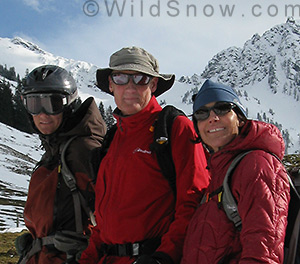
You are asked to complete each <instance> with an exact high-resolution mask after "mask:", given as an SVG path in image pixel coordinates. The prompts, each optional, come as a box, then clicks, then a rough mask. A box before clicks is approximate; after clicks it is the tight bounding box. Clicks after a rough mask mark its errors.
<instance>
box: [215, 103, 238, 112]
mask: <svg viewBox="0 0 300 264" xmlns="http://www.w3.org/2000/svg"><path fill="white" fill-rule="evenodd" d="M233 107H234V105H232V104H231V103H221V104H215V105H214V107H213V110H214V112H215V113H216V114H217V115H226V114H227V113H228V112H230V111H231V109H232V108H233Z"/></svg>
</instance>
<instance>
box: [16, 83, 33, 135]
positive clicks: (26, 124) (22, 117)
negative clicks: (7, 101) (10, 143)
mask: <svg viewBox="0 0 300 264" xmlns="http://www.w3.org/2000/svg"><path fill="white" fill-rule="evenodd" d="M20 90H21V82H19V85H18V87H17V89H16V93H15V95H14V96H13V104H14V122H13V125H12V126H13V127H15V128H16V129H18V130H21V131H24V132H27V133H33V129H32V126H31V123H30V120H29V116H28V114H27V111H26V109H25V107H24V105H23V103H22V100H21V95H20Z"/></svg>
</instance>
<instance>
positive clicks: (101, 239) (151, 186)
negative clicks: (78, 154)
mask: <svg viewBox="0 0 300 264" xmlns="http://www.w3.org/2000/svg"><path fill="white" fill-rule="evenodd" d="M161 110H162V108H161V107H160V105H159V104H158V103H157V101H156V98H155V97H154V96H153V97H152V99H151V100H150V102H149V104H148V105H147V106H146V107H145V108H144V109H143V110H141V111H140V112H139V113H137V114H135V115H132V116H128V117H121V116H119V115H117V116H116V118H117V125H118V129H117V132H116V134H115V136H114V138H113V141H112V143H111V145H110V147H109V150H108V153H107V154H106V156H105V157H104V159H103V160H102V162H101V164H100V168H99V172H98V177H97V183H96V189H95V191H96V204H95V211H96V220H97V226H96V228H95V229H96V230H94V231H95V232H94V233H93V234H92V236H91V239H90V244H89V247H88V248H87V249H86V250H85V251H84V252H83V254H82V257H81V260H80V263H88V264H91V263H103V260H104V258H105V259H106V262H105V263H130V264H131V263H133V261H134V259H130V258H129V257H116V256H105V257H102V256H100V255H99V254H100V253H99V252H100V248H101V244H102V243H106V244H124V243H134V242H138V241H143V240H145V239H151V238H157V237H161V238H162V242H161V245H160V247H159V248H158V249H157V251H160V252H164V253H166V254H168V255H169V256H170V257H171V258H172V259H173V260H174V263H175V264H177V263H179V262H180V259H181V255H182V246H183V240H184V237H185V233H186V228H187V224H188V222H189V220H190V218H191V217H192V215H193V213H194V211H195V208H196V207H197V204H198V202H199V199H200V198H201V195H200V191H201V190H202V189H203V188H206V187H207V185H208V181H209V176H208V174H207V170H206V158H205V156H204V152H203V148H202V146H201V145H200V144H194V143H193V142H192V141H191V140H192V139H195V136H196V135H195V132H194V129H193V125H192V122H191V121H190V120H189V119H188V118H187V117H185V116H178V117H177V118H176V119H175V120H174V123H173V126H172V133H171V144H172V145H171V149H172V157H173V161H174V164H175V169H176V186H177V199H176V204H175V200H174V194H173V192H172V189H171V187H170V185H169V182H168V180H167V179H166V178H165V177H164V176H163V175H162V173H161V170H160V167H159V165H158V163H157V159H156V156H155V154H154V153H152V152H151V150H150V148H149V146H150V143H152V142H153V132H151V131H150V127H151V126H152V125H153V123H154V121H155V119H156V118H157V116H158V113H159V112H160V111H161Z"/></svg>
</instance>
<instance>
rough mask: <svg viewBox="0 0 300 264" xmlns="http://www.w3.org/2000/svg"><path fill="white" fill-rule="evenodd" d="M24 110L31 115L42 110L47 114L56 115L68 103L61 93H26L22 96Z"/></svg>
mask: <svg viewBox="0 0 300 264" xmlns="http://www.w3.org/2000/svg"><path fill="white" fill-rule="evenodd" d="M23 104H24V106H25V108H26V110H27V111H28V112H29V113H30V114H32V115H38V114H40V113H41V112H44V113H45V114H47V115H57V114H59V113H61V112H63V110H64V106H65V105H67V104H68V102H67V98H66V96H64V95H62V94H28V95H25V96H24V97H23Z"/></svg>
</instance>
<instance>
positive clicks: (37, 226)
mask: <svg viewBox="0 0 300 264" xmlns="http://www.w3.org/2000/svg"><path fill="white" fill-rule="evenodd" d="M105 132H106V126H105V123H104V121H103V119H102V117H101V114H100V112H99V110H98V108H97V105H96V104H95V101H94V100H93V99H92V98H89V99H87V100H86V101H85V102H84V103H83V104H82V105H81V107H80V108H79V109H78V110H77V111H76V113H75V114H74V115H73V116H71V117H69V118H68V120H67V121H66V123H65V124H64V125H62V127H61V128H60V129H59V130H58V131H57V133H55V134H54V135H49V136H47V135H46V136H43V135H40V137H41V139H42V143H43V146H44V147H45V148H46V152H45V154H44V155H43V157H42V159H41V161H40V162H39V164H38V166H37V169H36V170H35V171H34V172H33V174H32V176H31V179H30V183H29V190H28V195H27V201H26V205H25V209H24V220H25V224H26V227H27V228H28V230H29V231H30V233H31V235H32V237H33V238H34V239H36V238H42V237H46V236H49V235H53V234H54V233H55V232H56V231H58V230H71V231H75V217H74V205H73V198H72V193H71V191H70V189H69V188H68V187H67V186H66V184H65V183H64V181H63V180H62V179H61V180H60V181H59V179H58V178H59V177H58V164H59V159H58V155H59V153H58V151H59V145H60V144H61V143H62V142H65V141H67V140H68V139H69V138H71V137H73V136H74V135H77V136H78V137H77V138H75V139H74V140H73V141H72V142H71V144H70V146H69V147H68V149H67V152H66V161H67V164H68V166H69V168H70V170H71V171H72V172H73V173H74V176H75V178H76V181H77V186H78V188H79V189H80V190H81V191H82V194H83V195H84V196H85V197H86V199H87V195H88V194H89V195H91V196H93V193H94V190H93V188H92V186H91V178H90V176H91V174H92V171H93V168H92V165H91V163H90V160H89V154H90V153H91V150H92V149H94V148H96V147H100V146H101V142H102V139H103V136H104V134H105ZM58 182H60V184H59V188H58ZM83 223H85V224H86V225H87V223H88V219H87V216H86V215H85V214H83ZM65 259H66V254H65V253H63V252H60V251H58V250H56V249H55V248H54V247H53V246H52V247H49V246H48V247H45V246H44V247H43V248H42V251H41V252H39V253H37V254H35V255H34V256H32V257H31V258H30V259H29V261H27V263H28V264H29V263H30V264H37V263H40V264H59V263H64V262H65Z"/></svg>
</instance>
